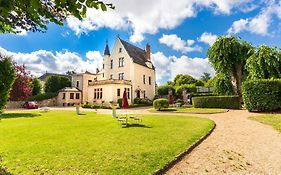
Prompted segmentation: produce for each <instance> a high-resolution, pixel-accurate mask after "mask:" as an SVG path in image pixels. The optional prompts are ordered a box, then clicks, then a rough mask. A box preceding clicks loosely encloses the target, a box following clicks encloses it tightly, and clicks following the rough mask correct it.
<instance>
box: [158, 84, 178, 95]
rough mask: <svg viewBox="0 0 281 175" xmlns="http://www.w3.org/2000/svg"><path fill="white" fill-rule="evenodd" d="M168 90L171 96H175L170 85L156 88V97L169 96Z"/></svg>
mask: <svg viewBox="0 0 281 175" xmlns="http://www.w3.org/2000/svg"><path fill="white" fill-rule="evenodd" d="M169 89H171V90H172V92H173V95H174V94H175V89H174V87H173V86H172V85H163V86H159V87H158V88H157V95H160V96H163V95H168V94H169Z"/></svg>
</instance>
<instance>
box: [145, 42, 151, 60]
mask: <svg viewBox="0 0 281 175" xmlns="http://www.w3.org/2000/svg"><path fill="white" fill-rule="evenodd" d="M145 51H146V58H147V60H148V61H150V45H149V44H146V49H145Z"/></svg>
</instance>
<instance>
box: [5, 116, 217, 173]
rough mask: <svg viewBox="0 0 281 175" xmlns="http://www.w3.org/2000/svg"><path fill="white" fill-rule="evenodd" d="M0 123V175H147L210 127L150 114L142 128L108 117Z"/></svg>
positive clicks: (200, 120) (208, 122) (42, 118)
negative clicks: (124, 126) (124, 125)
mask: <svg viewBox="0 0 281 175" xmlns="http://www.w3.org/2000/svg"><path fill="white" fill-rule="evenodd" d="M13 116H14V117H13ZM1 118H2V120H1V122H0V140H1V144H0V174H1V172H2V174H4V173H3V172H4V171H5V172H6V173H11V174H151V173H153V172H154V171H155V170H157V169H159V168H161V167H163V166H164V165H165V164H166V163H167V162H169V161H171V160H172V159H174V157H175V156H176V155H177V154H179V153H180V152H182V151H183V150H185V149H187V148H188V147H189V146H190V145H192V144H193V143H195V142H196V141H197V140H198V139H199V138H201V137H202V136H204V135H205V134H207V133H208V131H209V130H210V129H211V128H212V127H213V126H214V122H212V121H211V120H208V119H203V118H196V117H183V116H165V117H163V116H157V115H148V116H142V119H143V123H142V124H143V125H140V126H137V125H136V126H132V127H127V128H123V127H122V125H121V124H120V123H118V122H117V121H116V119H114V118H112V117H111V116H110V115H98V114H95V113H91V112H88V113H86V112H85V113H84V115H79V116H77V115H76V114H75V112H72V111H50V112H47V113H39V112H29V113H18V112H17V113H6V114H3V115H2V116H1Z"/></svg>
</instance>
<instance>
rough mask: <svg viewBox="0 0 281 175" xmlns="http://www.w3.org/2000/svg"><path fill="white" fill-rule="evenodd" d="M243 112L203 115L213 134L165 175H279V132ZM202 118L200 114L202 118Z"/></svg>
mask: <svg viewBox="0 0 281 175" xmlns="http://www.w3.org/2000/svg"><path fill="white" fill-rule="evenodd" d="M251 115H258V114H254V113H249V112H247V111H246V110H231V111H229V112H227V113H220V114H212V115H204V116H206V117H207V118H210V119H211V120H213V121H215V122H216V124H217V127H216V129H215V130H214V132H213V133H212V134H211V135H210V136H209V137H208V138H207V139H206V140H205V141H204V142H202V143H201V144H200V145H199V146H198V147H197V148H195V149H194V150H193V151H192V152H191V154H189V155H187V156H186V157H184V158H183V160H182V161H180V162H179V163H178V164H176V165H175V166H174V167H172V168H171V169H170V170H169V171H168V172H167V173H166V174H169V175H170V174H237V175H238V174H239V175H241V174H255V175H256V174H266V175H267V174H268V175H281V133H279V132H278V131H275V130H274V129H273V128H272V127H271V126H268V125H264V124H261V123H259V122H257V121H253V120H250V119H248V117H249V116H251ZM202 116H203V115H202Z"/></svg>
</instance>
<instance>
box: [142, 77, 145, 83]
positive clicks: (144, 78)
mask: <svg viewBox="0 0 281 175" xmlns="http://www.w3.org/2000/svg"><path fill="white" fill-rule="evenodd" d="M142 80H143V84H145V75H143V78H142Z"/></svg>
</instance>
